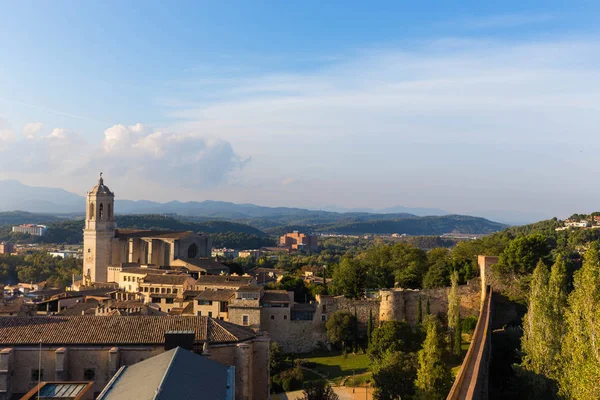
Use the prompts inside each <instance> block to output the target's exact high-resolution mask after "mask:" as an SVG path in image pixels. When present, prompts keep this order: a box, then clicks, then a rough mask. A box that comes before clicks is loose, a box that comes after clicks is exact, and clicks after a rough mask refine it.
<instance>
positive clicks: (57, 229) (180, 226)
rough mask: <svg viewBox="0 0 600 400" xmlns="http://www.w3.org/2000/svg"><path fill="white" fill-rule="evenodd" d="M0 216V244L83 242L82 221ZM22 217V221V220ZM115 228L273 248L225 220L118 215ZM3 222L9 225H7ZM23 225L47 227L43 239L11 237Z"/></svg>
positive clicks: (255, 232)
mask: <svg viewBox="0 0 600 400" xmlns="http://www.w3.org/2000/svg"><path fill="white" fill-rule="evenodd" d="M6 214H13V213H0V221H1V222H2V223H0V226H1V225H4V226H2V227H0V241H3V240H10V241H25V242H31V241H34V242H42V243H66V244H77V243H81V242H82V240H83V234H82V230H83V228H84V221H83V220H82V219H78V220H73V219H71V220H59V219H57V218H56V217H48V216H42V215H40V214H29V213H17V214H18V216H17V214H15V215H12V216H7V215H6ZM23 218H25V219H23ZM115 219H116V223H117V226H118V227H120V228H134V229H153V230H176V231H192V232H201V233H206V234H209V235H210V236H211V238H212V239H213V243H214V245H215V246H216V247H220V246H225V245H227V246H231V247H238V248H242V249H243V248H256V247H261V246H271V245H274V244H275V243H274V241H273V240H272V239H270V238H269V237H268V236H267V234H266V233H264V232H263V231H261V230H260V229H257V228H254V227H252V226H248V225H245V224H240V223H235V222H228V221H203V222H190V221H182V220H179V219H176V218H171V217H166V216H160V215H121V216H116V218H115ZM6 222H9V223H8V224H7V223H6ZM25 222H33V223H44V224H47V225H48V231H47V233H46V235H45V236H43V237H41V238H39V237H30V236H29V235H22V234H12V233H11V232H10V225H12V224H20V223H25Z"/></svg>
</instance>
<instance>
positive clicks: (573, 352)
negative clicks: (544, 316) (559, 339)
mask: <svg viewBox="0 0 600 400" xmlns="http://www.w3.org/2000/svg"><path fill="white" fill-rule="evenodd" d="M568 304H569V306H568V308H567V310H566V312H565V321H566V327H565V328H566V329H565V330H566V334H565V335H564V337H563V345H562V350H561V355H562V357H561V358H562V364H561V366H562V369H561V371H560V374H559V375H558V383H559V388H560V394H561V395H562V396H564V397H565V398H569V399H575V400H578V399H581V400H583V399H598V398H600V337H599V335H600V256H599V253H598V246H597V243H593V244H592V246H590V249H589V250H588V251H587V252H586V253H585V259H584V263H583V266H582V267H581V269H580V270H579V271H577V272H576V273H575V276H574V281H573V291H572V292H571V294H570V295H569V302H568Z"/></svg>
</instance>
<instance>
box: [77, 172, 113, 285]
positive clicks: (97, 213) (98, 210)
mask: <svg viewBox="0 0 600 400" xmlns="http://www.w3.org/2000/svg"><path fill="white" fill-rule="evenodd" d="M114 209H115V195H114V194H113V193H112V192H111V191H110V189H109V188H108V187H106V186H104V179H102V173H100V179H98V184H97V185H96V186H94V187H93V188H92V190H90V191H89V192H88V193H87V195H86V214H85V229H84V230H83V279H84V282H85V283H86V284H89V283H94V282H106V281H107V271H108V266H109V265H111V261H112V239H113V238H114V236H115V216H114Z"/></svg>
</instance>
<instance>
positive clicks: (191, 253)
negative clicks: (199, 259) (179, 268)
mask: <svg viewBox="0 0 600 400" xmlns="http://www.w3.org/2000/svg"><path fill="white" fill-rule="evenodd" d="M197 255H198V245H197V244H196V243H192V244H190V247H188V258H196V256H197Z"/></svg>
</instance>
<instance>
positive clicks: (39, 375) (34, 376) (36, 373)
mask: <svg viewBox="0 0 600 400" xmlns="http://www.w3.org/2000/svg"><path fill="white" fill-rule="evenodd" d="M31 380H32V381H38V380H44V370H43V369H42V370H41V371H40V370H39V369H37V368H36V369H32V370H31Z"/></svg>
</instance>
